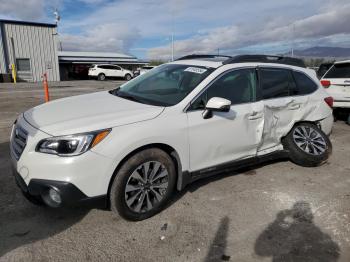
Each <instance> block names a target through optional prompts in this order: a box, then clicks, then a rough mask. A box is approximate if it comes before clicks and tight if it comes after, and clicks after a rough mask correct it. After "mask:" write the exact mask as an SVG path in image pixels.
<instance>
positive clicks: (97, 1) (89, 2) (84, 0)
mask: <svg viewBox="0 0 350 262" xmlns="http://www.w3.org/2000/svg"><path fill="white" fill-rule="evenodd" d="M105 1H106V0H79V2H82V3H84V4H87V5H96V4H101V3H103V2H105Z"/></svg>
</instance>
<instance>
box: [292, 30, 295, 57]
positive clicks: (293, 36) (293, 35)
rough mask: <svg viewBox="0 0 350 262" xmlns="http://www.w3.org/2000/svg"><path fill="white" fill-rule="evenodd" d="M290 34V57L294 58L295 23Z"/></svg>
mask: <svg viewBox="0 0 350 262" xmlns="http://www.w3.org/2000/svg"><path fill="white" fill-rule="evenodd" d="M292 30H293V32H292V57H294V40H295V23H293V29H292Z"/></svg>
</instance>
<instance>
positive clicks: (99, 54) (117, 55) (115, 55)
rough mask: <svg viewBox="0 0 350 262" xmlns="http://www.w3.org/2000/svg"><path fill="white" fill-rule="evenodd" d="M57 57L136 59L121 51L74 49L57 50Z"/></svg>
mask: <svg viewBox="0 0 350 262" xmlns="http://www.w3.org/2000/svg"><path fill="white" fill-rule="evenodd" d="M58 56H59V57H64V58H68V57H74V58H77V59H86V58H104V59H105V58H110V59H137V58H136V57H135V56H131V55H127V54H122V53H105V52H75V51H59V52H58Z"/></svg>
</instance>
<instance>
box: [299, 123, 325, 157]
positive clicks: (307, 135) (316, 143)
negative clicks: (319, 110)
mask: <svg viewBox="0 0 350 262" xmlns="http://www.w3.org/2000/svg"><path fill="white" fill-rule="evenodd" d="M293 140H294V142H295V144H296V145H297V146H298V147H299V148H300V149H301V150H303V151H304V152H305V153H307V154H310V155H322V154H323V153H324V152H326V149H327V144H326V141H325V139H324V138H323V136H322V135H321V134H320V133H319V132H318V131H317V130H316V129H314V128H312V127H309V126H298V127H296V128H295V129H294V131H293Z"/></svg>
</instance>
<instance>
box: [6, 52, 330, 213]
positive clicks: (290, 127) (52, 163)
mask: <svg viewBox="0 0 350 262" xmlns="http://www.w3.org/2000/svg"><path fill="white" fill-rule="evenodd" d="M332 102H333V100H332V98H331V97H329V95H327V93H326V92H325V91H324V89H323V88H322V86H321V84H320V83H319V81H318V79H317V78H316V75H315V74H314V73H312V71H310V70H308V69H306V68H304V66H303V62H302V61H301V60H297V59H293V58H284V57H269V56H261V55H250V56H236V57H218V56H204V55H203V56H201V55H197V56H196V55H191V56H187V57H184V58H181V59H179V60H177V61H175V62H172V63H168V64H164V65H162V66H159V67H157V68H156V69H154V70H151V71H150V72H148V73H145V74H143V75H141V76H139V77H137V78H135V79H133V80H131V81H130V82H128V83H125V84H124V85H122V86H121V87H119V88H117V89H115V90H111V91H108V92H107V91H104V92H98V93H94V94H87V95H80V96H74V97H69V98H65V99H60V100H55V101H52V102H49V103H47V104H43V105H39V106H37V107H34V108H32V109H30V110H28V111H26V112H25V113H23V114H21V115H20V116H19V117H18V119H17V120H16V122H15V124H14V126H13V131H12V135H11V143H10V147H11V156H12V161H13V165H14V175H15V178H16V181H17V184H18V185H19V186H20V188H21V189H22V192H23V193H24V195H25V196H26V197H27V198H28V199H29V200H30V201H32V202H34V203H37V204H39V203H41V204H45V205H47V206H50V207H61V206H67V205H77V204H84V203H89V204H93V205H100V204H102V205H104V206H106V207H109V208H110V209H111V210H113V211H114V212H116V213H119V214H120V215H121V216H122V217H124V218H126V219H130V220H142V219H146V218H148V217H150V216H152V215H154V214H156V213H157V212H159V211H160V210H161V209H162V208H163V207H164V205H165V204H166V203H167V201H168V200H169V198H170V197H171V195H172V194H173V192H174V190H182V189H183V188H184V187H185V186H186V185H187V184H189V183H190V182H192V181H194V180H197V179H199V178H203V177H206V176H209V175H213V174H218V173H221V172H223V171H227V170H231V169H234V168H236V169H237V168H241V167H245V166H247V165H254V164H257V163H260V162H261V161H264V160H270V159H272V158H279V157H289V158H290V159H291V160H292V161H293V162H295V163H296V164H299V165H302V166H317V165H320V164H321V163H323V162H324V161H326V160H327V158H328V156H329V155H330V153H331V149H332V146H331V143H330V140H329V139H328V136H327V135H329V134H330V133H331V129H332V125H333V117H332V109H331V107H332Z"/></svg>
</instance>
